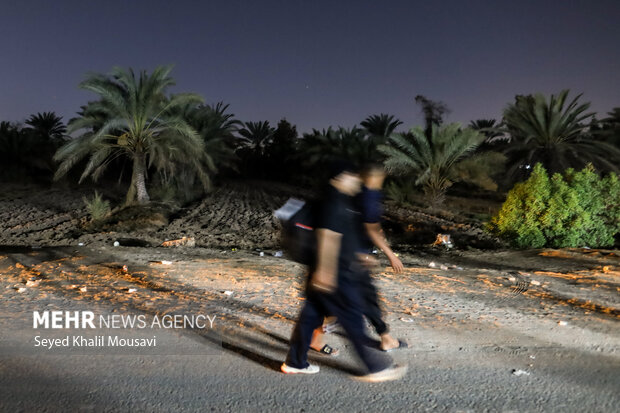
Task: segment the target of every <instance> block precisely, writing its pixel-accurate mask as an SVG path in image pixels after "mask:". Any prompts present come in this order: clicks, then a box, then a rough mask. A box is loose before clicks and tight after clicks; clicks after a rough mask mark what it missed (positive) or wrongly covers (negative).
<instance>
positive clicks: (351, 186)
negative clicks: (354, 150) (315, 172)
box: [329, 161, 362, 196]
mask: <svg viewBox="0 0 620 413" xmlns="http://www.w3.org/2000/svg"><path fill="white" fill-rule="evenodd" d="M329 183H330V185H332V186H333V187H334V188H336V189H337V190H338V191H339V192H342V193H343V194H346V195H349V196H353V195H355V194H357V193H358V192H359V191H360V189H361V185H362V181H361V179H360V176H359V174H358V173H357V169H356V168H355V166H354V165H353V164H351V163H350V162H346V161H336V162H334V163H332V165H331V167H330V174H329Z"/></svg>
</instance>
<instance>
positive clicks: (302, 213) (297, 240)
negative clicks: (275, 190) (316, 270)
mask: <svg viewBox="0 0 620 413" xmlns="http://www.w3.org/2000/svg"><path fill="white" fill-rule="evenodd" d="M316 210H317V207H316V204H315V203H313V202H305V201H301V200H298V199H295V198H291V199H289V200H288V201H287V202H286V204H284V205H283V206H282V207H281V208H280V209H278V210H277V211H275V213H274V215H275V216H276V217H277V218H278V219H279V220H280V222H281V224H282V241H283V245H284V247H285V249H286V251H287V253H288V255H289V256H290V258H291V259H292V260H293V261H295V262H298V263H300V264H304V265H310V264H312V263H313V262H314V261H315V260H316V249H317V246H316V234H315V232H314V228H315V225H316Z"/></svg>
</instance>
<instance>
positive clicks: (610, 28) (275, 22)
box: [0, 0, 620, 132]
mask: <svg viewBox="0 0 620 413" xmlns="http://www.w3.org/2000/svg"><path fill="white" fill-rule="evenodd" d="M0 45H1V51H2V63H1V64H0V79H1V80H0V120H10V121H23V120H24V119H26V118H27V117H28V116H29V115H30V114H32V113H36V112H43V111H55V112H56V113H58V114H59V115H61V116H63V117H64V120H65V121H67V120H68V119H69V118H71V117H73V116H74V114H75V112H76V111H78V110H79V107H80V105H82V104H85V103H86V102H87V101H88V100H92V99H94V98H95V95H92V94H90V93H88V92H85V91H81V90H79V89H78V87H77V85H78V83H79V82H80V81H81V80H83V79H84V75H85V73H86V72H89V71H95V72H108V71H109V70H110V68H111V67H112V66H115V65H119V66H123V67H133V68H134V69H147V70H149V71H150V70H152V68H153V67H155V66H156V65H158V64H170V63H172V64H174V65H175V69H174V70H173V72H172V75H173V77H174V78H175V79H176V81H177V86H176V87H175V88H173V89H172V91H174V92H181V91H183V92H196V93H199V94H201V95H202V96H203V97H204V98H205V100H206V102H207V103H214V102H217V101H219V100H223V101H224V102H226V103H229V104H230V108H231V110H232V112H233V113H235V115H236V116H237V118H239V119H241V120H244V121H257V120H269V121H270V122H272V123H273V124H275V123H277V121H278V120H279V119H281V118H283V117H285V118H287V119H288V120H289V121H290V122H292V123H293V124H297V125H298V129H299V130H300V131H302V132H303V131H309V130H310V129H311V128H312V127H315V128H323V127H327V126H329V125H332V126H338V125H342V126H347V127H350V126H353V125H354V124H357V123H359V122H360V121H361V120H363V119H364V118H365V117H366V116H368V115H371V114H375V113H380V112H385V113H389V114H393V115H395V116H397V117H398V118H400V119H401V120H403V121H404V122H405V126H406V127H407V128H409V127H410V126H414V125H419V124H421V123H422V117H421V115H420V111H419V108H418V106H417V105H416V104H415V102H414V97H415V96H416V95H418V94H423V95H426V96H427V97H429V98H431V99H434V100H441V101H443V102H445V103H446V104H447V105H448V107H449V108H450V109H451V113H450V115H449V116H448V117H447V120H448V121H458V122H463V123H468V122H469V121H470V120H472V119H479V118H499V117H500V116H501V112H502V109H503V108H504V107H505V105H506V104H507V103H509V102H512V101H513V99H514V96H515V94H526V93H534V92H543V93H546V94H548V93H552V92H559V91H560V90H561V89H563V88H570V89H571V91H572V92H573V93H577V92H583V93H584V99H585V100H586V101H590V102H592V109H593V110H594V111H596V112H599V118H600V117H604V116H605V113H606V112H608V111H609V110H611V108H612V107H617V106H620V1H618V0H610V1H597V0H594V1H592V0H590V1H543V0H538V1H467V0H461V1H359V0H356V1H305V0H304V1H300V0H295V1H294V0H288V1H284V0H283V1H264V0H260V1H259V0H256V1H249V0H248V1H154V0H151V1H134V0H124V1H99V2H94V1H84V0H81V1H29V0H24V1H7V0H2V1H1V8H0Z"/></svg>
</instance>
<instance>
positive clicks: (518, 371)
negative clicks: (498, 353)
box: [512, 369, 530, 376]
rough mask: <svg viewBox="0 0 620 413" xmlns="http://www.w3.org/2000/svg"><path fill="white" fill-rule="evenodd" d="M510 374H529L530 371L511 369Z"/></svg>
mask: <svg viewBox="0 0 620 413" xmlns="http://www.w3.org/2000/svg"><path fill="white" fill-rule="evenodd" d="M512 374H514V375H515V376H529V375H530V373H529V372H527V371H525V370H514V369H513V370H512Z"/></svg>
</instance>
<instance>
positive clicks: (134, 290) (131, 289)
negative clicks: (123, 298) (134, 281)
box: [127, 288, 138, 293]
mask: <svg viewBox="0 0 620 413" xmlns="http://www.w3.org/2000/svg"><path fill="white" fill-rule="evenodd" d="M136 291H138V289H137V288H130V289H129V290H127V292H128V293H135V292H136Z"/></svg>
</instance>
